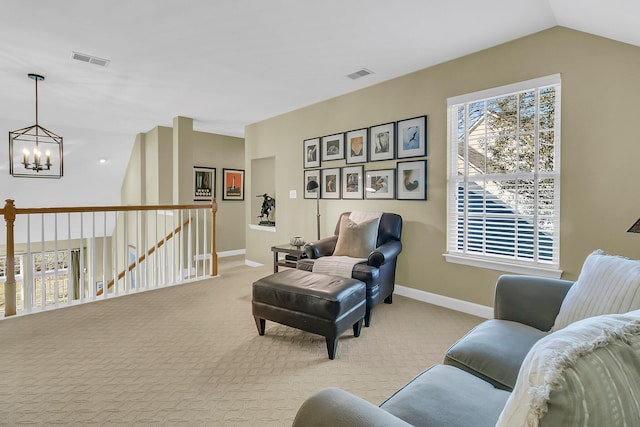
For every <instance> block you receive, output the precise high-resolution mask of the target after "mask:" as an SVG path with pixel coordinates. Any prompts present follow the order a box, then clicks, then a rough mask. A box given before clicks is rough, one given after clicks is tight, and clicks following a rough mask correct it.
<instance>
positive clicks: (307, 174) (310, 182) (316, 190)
mask: <svg viewBox="0 0 640 427" xmlns="http://www.w3.org/2000/svg"><path fill="white" fill-rule="evenodd" d="M318 194H320V169H316V170H308V171H304V198H305V199H315V198H318Z"/></svg>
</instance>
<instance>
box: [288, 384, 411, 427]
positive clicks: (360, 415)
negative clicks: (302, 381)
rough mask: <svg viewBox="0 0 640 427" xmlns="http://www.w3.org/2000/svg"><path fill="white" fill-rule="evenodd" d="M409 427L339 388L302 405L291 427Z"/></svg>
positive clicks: (314, 397) (326, 390)
mask: <svg viewBox="0 0 640 427" xmlns="http://www.w3.org/2000/svg"><path fill="white" fill-rule="evenodd" d="M369 426H373V427H375V426H381V427H382V426H389V427H410V426H411V424H408V423H406V422H404V421H402V420H401V419H400V418H398V417H396V416H394V415H391V414H390V413H388V412H387V411H385V410H384V409H380V408H379V407H377V406H375V405H373V404H372V403H370V402H367V401H366V400H364V399H361V398H359V397H357V396H354V395H353V394H351V393H348V392H346V391H344V390H340V389H338V388H326V389H323V390H320V391H319V392H317V393H316V394H314V395H312V396H311V397H309V398H308V399H307V400H305V402H304V403H303V404H302V406H301V407H300V409H298V413H297V414H296V418H295V419H294V420H293V427H369Z"/></svg>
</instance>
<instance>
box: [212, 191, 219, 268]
mask: <svg viewBox="0 0 640 427" xmlns="http://www.w3.org/2000/svg"><path fill="white" fill-rule="evenodd" d="M217 212H218V203H217V202H216V198H215V197H212V198H211V275H212V276H217V275H218V252H217V251H216V213H217Z"/></svg>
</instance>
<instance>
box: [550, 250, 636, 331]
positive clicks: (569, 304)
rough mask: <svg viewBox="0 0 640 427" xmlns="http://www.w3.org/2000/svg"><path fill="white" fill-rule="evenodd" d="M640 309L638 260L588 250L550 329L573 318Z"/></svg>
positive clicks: (570, 321) (562, 326)
mask: <svg viewBox="0 0 640 427" xmlns="http://www.w3.org/2000/svg"><path fill="white" fill-rule="evenodd" d="M637 309H640V261H636V260H630V259H627V258H622V257H619V256H611V255H607V254H605V253H604V252H602V251H601V250H597V251H595V252H593V253H591V254H590V255H589V256H588V257H587V259H586V260H585V262H584V265H583V266H582V270H581V271H580V275H579V276H578V280H577V281H576V283H575V284H574V285H573V286H572V287H571V289H569V292H568V293H567V296H566V297H565V299H564V300H563V301H562V305H561V307H560V312H559V313H558V317H556V321H555V324H554V326H553V328H552V331H557V330H559V329H562V328H564V327H565V326H567V325H569V324H570V323H572V322H575V321H576V320H581V319H585V318H587V317H591V316H598V315H601V314H615V313H626V312H628V311H631V310H637Z"/></svg>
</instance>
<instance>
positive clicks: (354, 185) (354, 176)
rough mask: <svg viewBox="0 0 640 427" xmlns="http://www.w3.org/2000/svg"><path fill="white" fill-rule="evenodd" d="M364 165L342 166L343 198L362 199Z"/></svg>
mask: <svg viewBox="0 0 640 427" xmlns="http://www.w3.org/2000/svg"><path fill="white" fill-rule="evenodd" d="M363 173H364V167H363V166H346V167H343V168H342V198H343V199H362V190H363V185H362V184H363V180H364V176H363Z"/></svg>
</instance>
